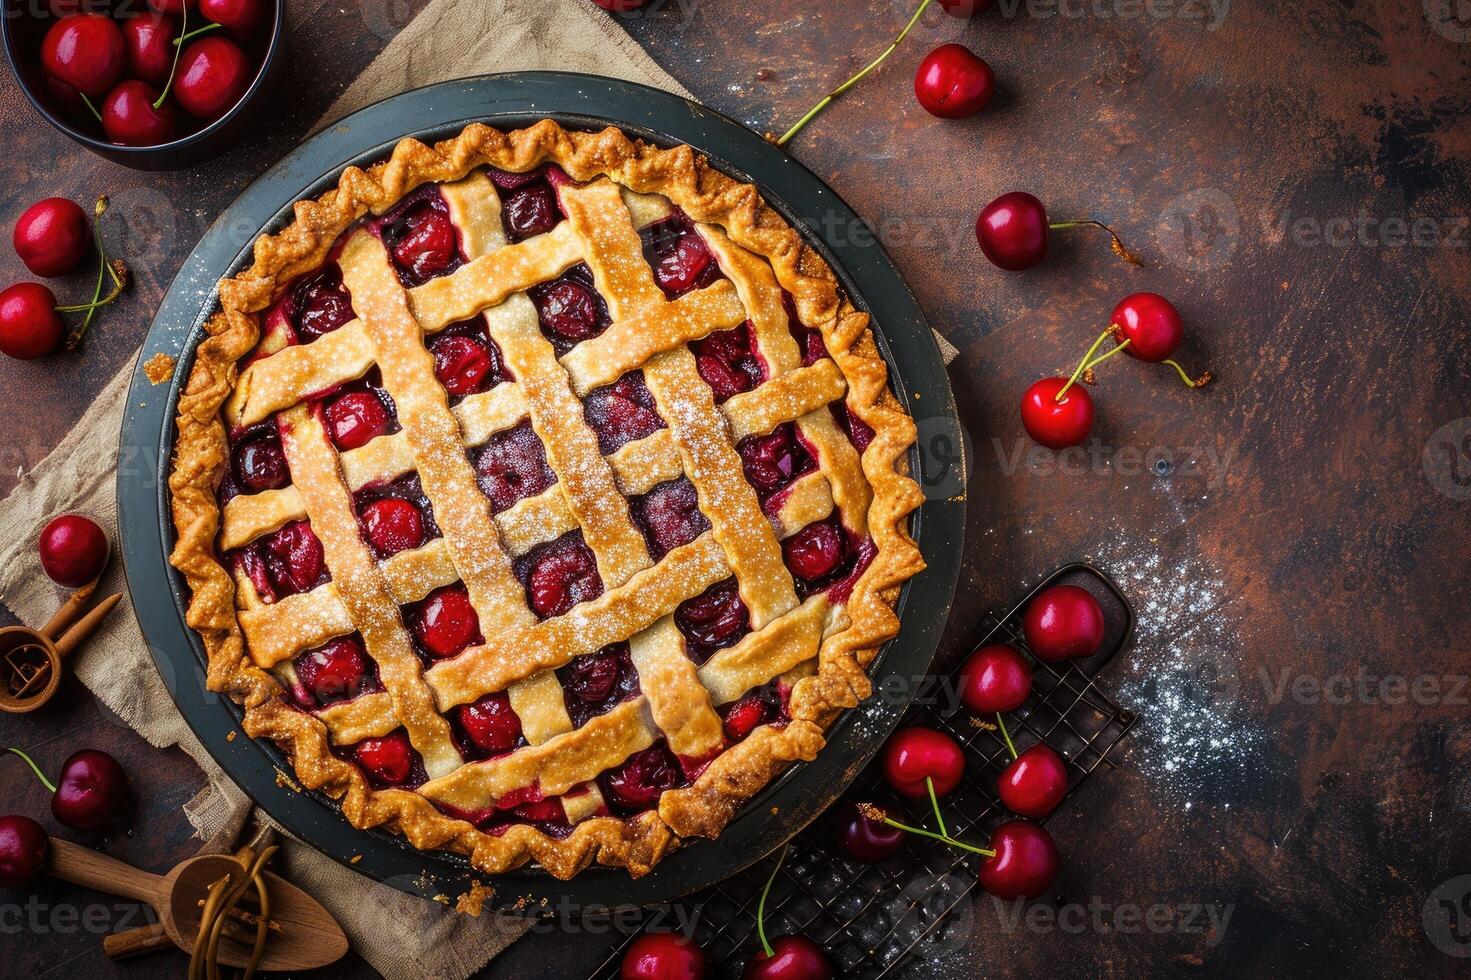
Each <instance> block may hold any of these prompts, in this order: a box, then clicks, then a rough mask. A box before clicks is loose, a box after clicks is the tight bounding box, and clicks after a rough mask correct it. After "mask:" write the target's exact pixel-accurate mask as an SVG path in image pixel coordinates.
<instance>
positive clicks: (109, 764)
mask: <svg viewBox="0 0 1471 980" xmlns="http://www.w3.org/2000/svg"><path fill="white" fill-rule="evenodd" d="M132 800H133V794H132V793H131V792H130V791H129V789H128V777H127V774H126V773H124V772H123V767H122V766H120V765H118V762H117V760H116V759H114V758H113V757H112V756H110V755H108V754H107V753H106V752H99V751H97V750H96V749H83V750H82V751H80V752H78V753H76V754H75V755H73V756H72V757H71V758H70V759H67V760H66V764H65V765H63V766H62V767H61V778H60V779H58V780H57V781H56V793H55V795H54V796H52V797H51V815H52V816H54V817H55V818H56V819H57V820H59V821H61V822H62V823H64V824H66V825H67V826H68V827H74V828H76V829H77V830H102V829H103V828H105V827H107V826H109V825H110V824H114V823H117V822H118V821H119V820H121V819H122V818H123V817H125V816H126V815H127V811H128V809H129V807H130V806H131V804H132Z"/></svg>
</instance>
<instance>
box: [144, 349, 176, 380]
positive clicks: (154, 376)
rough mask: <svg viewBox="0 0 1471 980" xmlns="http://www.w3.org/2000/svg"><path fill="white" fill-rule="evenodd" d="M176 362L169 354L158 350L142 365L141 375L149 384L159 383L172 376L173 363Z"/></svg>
mask: <svg viewBox="0 0 1471 980" xmlns="http://www.w3.org/2000/svg"><path fill="white" fill-rule="evenodd" d="M177 363H178V362H177V361H175V360H174V359H173V358H172V357H170V356H169V355H167V354H165V353H162V352H159V353H157V354H154V355H153V356H152V357H150V358H149V359H148V361H147V363H145V364H144V365H143V376H144V377H145V378H147V379H148V381H149V383H150V384H156V385H161V384H163V383H164V382H165V381H167V380H169V379H170V378H172V377H173V376H174V365H175V364H177Z"/></svg>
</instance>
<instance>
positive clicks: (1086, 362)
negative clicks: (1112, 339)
mask: <svg viewBox="0 0 1471 980" xmlns="http://www.w3.org/2000/svg"><path fill="white" fill-rule="evenodd" d="M1112 333H1114V324H1109V327H1108V330H1105V331H1103V333H1102V334H1099V338H1097V340H1094V341H1093V346H1091V347H1089V352H1087V353H1086V355H1083V361H1080V362H1078V369H1077V371H1074V372H1072V377H1071V378H1068V383H1066V384H1064V386H1062V388H1059V390H1058V393H1056V394H1055V396H1052V400H1053V402H1061V400H1062V396H1064V394H1066V393H1068V388H1071V387H1072V386H1074V384H1077V381H1078V378H1081V377H1083V372H1084V371H1087V369H1089V368H1090V366H1091V363H1090V361H1091V358H1093V355H1094V353H1097V349H1099V347H1102V346H1103V341H1105V340H1108V338H1109V335H1111V334H1112ZM1127 343H1128V341H1127V340H1125V341H1124V344H1127ZM1124 344H1119V347H1122V346H1124Z"/></svg>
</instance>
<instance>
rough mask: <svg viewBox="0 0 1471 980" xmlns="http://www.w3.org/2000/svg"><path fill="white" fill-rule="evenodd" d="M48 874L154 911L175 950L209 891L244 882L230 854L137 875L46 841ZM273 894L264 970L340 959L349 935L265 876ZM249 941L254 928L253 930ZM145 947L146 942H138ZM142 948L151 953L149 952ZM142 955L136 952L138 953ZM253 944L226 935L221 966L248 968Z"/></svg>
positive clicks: (189, 936)
mask: <svg viewBox="0 0 1471 980" xmlns="http://www.w3.org/2000/svg"><path fill="white" fill-rule="evenodd" d="M47 870H48V871H49V872H50V873H51V874H52V875H54V876H55V877H57V878H60V879H62V880H63V881H69V882H71V883H72V884H76V885H86V886H87V887H89V888H96V889H98V890H99V891H105V892H107V893H109V894H111V895H122V896H123V897H125V898H131V899H134V900H136V901H139V902H146V903H147V904H148V905H151V906H153V910H154V911H155V912H157V913H158V919H159V926H160V927H161V928H162V929H163V931H164V933H166V934H167V935H168V937H169V939H171V940H172V941H173V943H174V945H176V946H178V947H179V948H180V949H182V950H184V951H185V952H186V953H187V952H192V951H193V949H194V937H195V936H196V935H197V934H198V932H199V919H200V913H201V908H200V902H201V900H202V899H203V898H204V896H205V894H206V893H207V892H208V890H209V886H210V885H211V884H213V883H214V882H216V881H218V880H219V879H221V878H223V877H225V876H227V875H229V876H234V877H241V876H244V875H245V874H246V870H245V866H244V865H242V864H241V863H240V861H239V860H237V859H236V858H234V857H232V856H230V855H228V854H205V855H201V856H199V857H193V858H190V859H189V860H187V861H185V862H184V863H182V864H180V865H179V866H178V867H176V868H174V870H172V871H170V872H169V873H168V874H167V875H156V874H150V873H148V872H147V871H140V870H138V869H137V868H135V867H133V866H132V865H130V864H124V863H123V862H122V861H119V860H117V859H116V858H111V857H108V856H107V855H106V854H100V853H98V852H97V851H94V850H92V849H90V848H87V847H82V846H81V845H80V844H73V843H71V842H70V841H64V840H58V839H56V838H55V837H53V838H51V863H50V866H49V867H48V868H47ZM264 877H265V882H266V887H267V889H268V890H269V892H270V896H271V916H270V921H271V922H272V923H274V924H276V925H277V926H279V927H280V928H279V931H277V930H273V931H272V934H271V938H270V941H269V942H268V943H266V952H265V958H264V959H262V960H261V964H260V968H261V969H262V970H275V971H281V970H287V971H295V970H314V969H316V968H317V967H319V966H326V965H327V964H329V963H335V962H336V961H337V960H339V959H341V958H342V956H343V954H345V953H346V952H347V936H345V935H344V934H343V932H342V927H341V926H339V925H338V924H337V920H335V919H333V918H332V916H331V914H330V913H329V912H328V911H327V910H326V909H324V908H322V906H321V905H319V904H317V901H316V899H314V898H312V897H311V896H310V895H308V894H307V893H306V892H304V891H302V890H301V889H300V888H297V887H296V886H295V885H293V884H291V883H290V882H288V881H286V880H285V879H284V878H281V877H279V876H277V875H274V874H272V873H271V872H269V871H267V872H265V875H264ZM252 936H253V930H252ZM139 941H140V942H142V943H145V944H146V942H147V940H146V937H141V936H140V937H139ZM146 948H153V947H152V946H146ZM139 951H140V952H141V951H142V950H141V949H140V950H139ZM250 953H251V946H250V943H249V942H243V941H241V940H239V939H235V938H233V937H232V936H231V935H230V934H229V933H228V932H227V933H226V935H225V937H224V938H223V939H222V940H221V941H220V956H219V961H220V963H221V964H222V965H225V966H233V967H243V966H246V965H248V964H249V962H250Z"/></svg>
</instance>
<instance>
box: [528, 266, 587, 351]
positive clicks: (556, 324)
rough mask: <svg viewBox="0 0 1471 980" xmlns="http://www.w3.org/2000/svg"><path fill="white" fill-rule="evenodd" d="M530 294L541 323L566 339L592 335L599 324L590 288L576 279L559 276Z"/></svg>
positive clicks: (580, 338) (585, 337)
mask: <svg viewBox="0 0 1471 980" xmlns="http://www.w3.org/2000/svg"><path fill="white" fill-rule="evenodd" d="M533 298H537V299H539V300H540V302H539V303H537V315H538V316H539V317H540V318H541V323H542V326H544V327H546V328H547V329H548V330H550V331H551V332H552V333H554V334H557V335H558V336H560V337H565V338H566V339H568V340H586V339H587V338H588V337H592V336H596V334H597V332H598V326H599V317H598V304H597V300H596V299H595V298H594V296H593V291H592V290H591V289H589V288H588V287H586V286H584V285H583V284H582V283H580V282H576V281H574V280H571V279H562V280H559V281H557V282H555V283H552V284H551V285H550V286H547V287H546V288H545V289H544V290H539V291H537V295H536V296H535V297H533Z"/></svg>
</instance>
